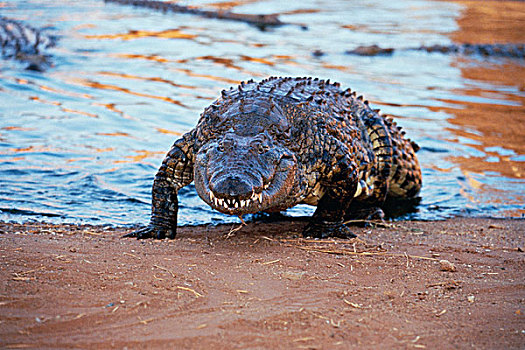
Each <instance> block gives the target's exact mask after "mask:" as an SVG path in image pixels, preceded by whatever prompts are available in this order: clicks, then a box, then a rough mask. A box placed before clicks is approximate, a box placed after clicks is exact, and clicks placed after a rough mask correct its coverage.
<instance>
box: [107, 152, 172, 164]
mask: <svg viewBox="0 0 525 350" xmlns="http://www.w3.org/2000/svg"><path fill="white" fill-rule="evenodd" d="M134 152H136V153H137V154H136V155H132V156H125V157H124V158H126V159H125V160H114V161H113V163H115V164H121V163H141V164H151V163H147V162H144V159H146V158H158V155H164V154H165V153H166V152H164V151H155V152H152V151H147V150H135V151H134ZM151 165H153V166H156V165H155V164H151Z"/></svg>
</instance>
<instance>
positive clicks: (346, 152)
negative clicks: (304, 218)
mask: <svg viewBox="0 0 525 350" xmlns="http://www.w3.org/2000/svg"><path fill="white" fill-rule="evenodd" d="M403 135H404V132H403V131H401V128H400V127H398V126H397V125H396V123H395V122H393V121H392V119H390V118H384V117H383V116H381V115H380V114H379V111H378V110H373V109H371V108H370V107H369V104H368V101H365V100H364V99H363V97H362V96H357V95H356V93H355V92H351V91H350V89H347V90H342V89H340V85H339V84H338V83H333V84H332V83H330V81H329V80H328V81H324V80H319V79H317V78H316V79H312V78H289V77H288V78H277V77H271V78H269V79H265V80H263V81H261V82H254V81H249V82H247V83H244V82H243V83H241V85H239V86H238V87H236V88H231V89H230V90H229V91H222V96H221V97H220V98H219V99H217V100H216V101H215V102H214V103H213V104H212V105H210V106H209V107H207V108H206V109H205V110H204V112H203V113H202V115H201V118H200V120H199V122H198V124H197V126H196V128H195V129H193V130H191V131H190V132H188V133H187V134H185V135H184V136H183V137H182V138H181V139H179V140H177V141H176V142H175V143H174V145H173V146H172V148H171V150H170V151H169V152H168V154H167V156H166V158H165V159H164V161H163V162H162V165H161V167H160V169H159V171H158V173H157V175H156V177H155V180H154V183H153V190H152V192H153V202H152V216H151V221H150V224H149V225H148V226H147V227H145V228H143V229H141V230H138V231H135V232H132V233H130V234H128V235H127V236H128V237H137V238H148V237H154V238H164V237H165V236H168V237H170V238H173V237H174V236H175V234H176V226H177V210H178V199H177V192H178V191H179V190H180V189H181V188H182V187H184V186H186V185H188V184H189V183H191V182H192V181H195V188H196V189H197V193H198V194H199V196H200V197H201V198H202V200H204V201H205V202H206V203H207V204H209V205H210V206H211V207H213V208H214V209H216V210H218V211H220V212H222V213H227V214H233V215H239V216H241V219H242V215H243V214H248V213H257V212H260V211H265V212H278V211H281V210H285V209H287V208H290V207H292V206H294V205H296V204H299V203H307V204H311V205H316V206H317V209H316V211H315V213H314V214H313V218H312V220H311V222H310V223H309V225H308V226H307V227H306V229H305V232H304V234H305V235H308V236H314V237H326V236H338V237H351V236H353V234H352V233H351V231H350V230H349V229H348V228H347V227H346V226H345V224H344V220H345V218H366V217H369V216H370V215H374V214H378V215H381V214H382V212H381V210H380V209H378V208H379V207H381V206H382V205H383V203H384V202H385V199H387V198H413V197H415V196H416V194H417V193H418V191H419V190H420V188H421V170H420V167H419V163H418V161H417V159H416V156H415V151H416V150H417V149H418V147H417V145H416V144H415V143H413V142H411V141H410V140H408V139H406V138H404V137H403Z"/></svg>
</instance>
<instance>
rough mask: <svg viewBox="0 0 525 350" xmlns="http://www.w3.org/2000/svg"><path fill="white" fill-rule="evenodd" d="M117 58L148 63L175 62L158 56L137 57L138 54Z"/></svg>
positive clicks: (121, 55) (119, 55)
mask: <svg viewBox="0 0 525 350" xmlns="http://www.w3.org/2000/svg"><path fill="white" fill-rule="evenodd" d="M114 56H115V57H121V58H128V59H137V58H139V59H142V60H147V61H155V62H161V63H167V62H175V61H173V60H168V59H166V58H164V57H160V56H157V55H137V54H129V53H119V54H116V55H114Z"/></svg>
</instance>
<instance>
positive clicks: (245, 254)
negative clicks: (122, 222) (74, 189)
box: [0, 218, 525, 349]
mask: <svg viewBox="0 0 525 350" xmlns="http://www.w3.org/2000/svg"><path fill="white" fill-rule="evenodd" d="M304 224H305V222H304V221H303V222H301V221H292V222H289V221H287V222H274V223H258V222H254V223H249V224H248V226H245V227H243V228H242V229H240V230H238V231H236V232H234V233H232V234H230V235H228V233H229V231H230V229H231V226H214V227H212V226H209V227H208V226H197V227H184V228H181V229H180V232H179V235H178V237H177V238H176V239H175V240H161V241H157V240H147V241H138V240H135V239H122V238H120V237H121V236H122V235H123V234H124V233H126V232H128V231H129V229H125V228H107V227H103V226H74V225H51V224H41V223H38V224H25V225H20V224H9V223H0V257H1V264H2V272H1V274H0V280H1V284H0V286H1V287H0V347H2V348H8V349H9V348H17V349H18V348H64V349H69V348H195V349H202V348H213V349H226V348H228V349H237V348H243V349H246V348H250V349H262V348H282V349H290V348H291V349H293V348H307V349H345V348H359V349H377V348H394V349H396V348H399V349H407V348H408V349H410V348H417V349H424V348H426V349H436V348H439V349H464V348H476V349H513V348H514V349H518V348H523V345H524V344H525V319H524V313H525V304H524V303H525V278H524V277H525V272H524V271H525V264H524V262H525V255H524V253H523V249H524V247H525V245H524V243H525V238H524V234H523V233H524V231H525V220H510V219H509V220H495V219H463V218H457V219H452V220H448V221H437V222H408V221H407V222H395V223H392V224H386V225H382V226H383V227H371V228H359V227H356V228H355V232H356V233H357V234H358V235H359V238H358V239H352V240H342V239H327V240H305V239H302V238H300V232H301V230H302V227H303V226H304ZM440 260H447V261H448V262H450V263H451V264H452V265H453V266H450V265H448V264H446V263H440ZM453 268H455V269H456V271H443V269H445V270H446V269H453Z"/></svg>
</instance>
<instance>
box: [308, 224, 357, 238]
mask: <svg viewBox="0 0 525 350" xmlns="http://www.w3.org/2000/svg"><path fill="white" fill-rule="evenodd" d="M303 236H304V237H313V238H327V237H339V238H354V237H357V236H356V234H355V233H353V232H352V231H351V230H350V229H349V228H348V227H347V226H346V225H345V224H343V223H342V222H326V221H325V222H310V223H309V224H308V225H307V226H306V227H305V229H304V231H303Z"/></svg>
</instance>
